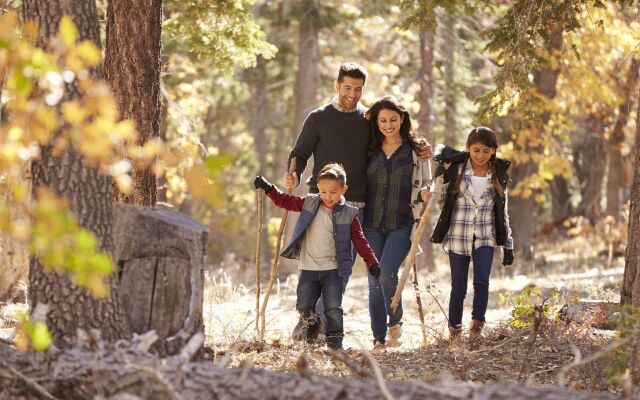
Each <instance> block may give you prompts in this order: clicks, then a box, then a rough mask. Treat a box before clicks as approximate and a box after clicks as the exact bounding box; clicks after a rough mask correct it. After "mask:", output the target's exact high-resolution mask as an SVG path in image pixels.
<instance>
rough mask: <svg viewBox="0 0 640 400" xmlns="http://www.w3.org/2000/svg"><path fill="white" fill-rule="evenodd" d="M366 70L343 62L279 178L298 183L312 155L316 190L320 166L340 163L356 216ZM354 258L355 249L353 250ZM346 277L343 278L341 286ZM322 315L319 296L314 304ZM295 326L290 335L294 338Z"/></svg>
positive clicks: (362, 187)
mask: <svg viewBox="0 0 640 400" xmlns="http://www.w3.org/2000/svg"><path fill="white" fill-rule="evenodd" d="M366 81H367V70H366V69H365V68H364V67H363V66H361V65H359V64H357V63H354V62H350V63H343V64H342V65H340V70H339V71H338V79H337V81H336V82H335V89H336V92H337V95H336V96H335V97H334V98H333V99H332V100H331V102H330V103H328V104H325V105H322V106H320V107H318V108H316V109H315V110H313V111H311V112H310V113H309V115H308V116H307V118H306V120H305V121H304V124H303V126H302V130H301V131H300V133H299V134H298V137H297V139H296V143H295V145H294V146H293V149H292V150H291V153H290V154H289V160H288V163H287V170H288V164H289V163H290V162H291V158H292V157H295V158H296V172H295V173H294V174H292V175H290V174H288V173H286V174H285V175H284V178H283V182H284V187H285V188H287V189H292V188H295V187H298V185H299V184H300V177H301V176H302V172H303V171H304V169H305V168H306V166H307V161H308V160H309V157H311V155H313V159H314V167H313V172H312V174H311V177H310V178H309V180H308V181H307V183H308V184H309V192H310V193H318V186H317V180H316V177H317V176H318V172H319V171H320V169H321V168H322V166H324V165H326V164H329V163H332V162H335V163H338V164H342V165H343V166H344V169H345V171H346V173H347V179H348V180H349V190H348V191H347V192H346V193H345V195H344V196H345V199H346V201H347V204H350V205H352V206H354V207H358V208H359V210H360V212H359V216H358V219H359V220H360V222H362V221H363V219H364V206H365V199H366V194H367V193H366V191H367V152H368V149H369V138H370V136H371V134H370V132H369V121H368V120H367V119H366V118H365V113H366V111H367V109H366V107H364V106H363V105H362V104H360V98H361V97H362V93H363V92H364V90H365V83H366ZM431 153H432V150H431V145H430V144H429V143H427V142H425V147H424V150H423V151H421V152H420V158H421V159H426V158H430V157H431ZM354 258H355V252H354ZM347 282H348V279H344V280H343V290H344V288H346V286H347ZM316 309H317V311H318V314H319V315H320V317H321V318H322V316H323V315H324V312H323V310H322V298H321V299H320V300H319V301H318V307H317V308H316ZM299 328H300V327H298V326H296V329H295V330H294V333H293V338H294V339H298V340H299V338H298V336H299V335H298V331H299Z"/></svg>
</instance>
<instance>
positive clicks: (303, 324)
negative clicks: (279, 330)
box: [291, 316, 323, 343]
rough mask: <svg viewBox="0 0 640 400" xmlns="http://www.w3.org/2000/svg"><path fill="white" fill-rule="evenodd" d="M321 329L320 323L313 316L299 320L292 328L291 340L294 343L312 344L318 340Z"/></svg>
mask: <svg viewBox="0 0 640 400" xmlns="http://www.w3.org/2000/svg"><path fill="white" fill-rule="evenodd" d="M322 328H323V326H322V322H321V321H320V319H319V318H317V317H315V316H311V317H309V318H300V319H299V320H298V323H297V324H296V326H295V328H293V332H292V333H291V340H294V341H296V342H302V341H305V342H307V343H313V342H315V341H316V339H318V334H319V333H320V331H321V330H322Z"/></svg>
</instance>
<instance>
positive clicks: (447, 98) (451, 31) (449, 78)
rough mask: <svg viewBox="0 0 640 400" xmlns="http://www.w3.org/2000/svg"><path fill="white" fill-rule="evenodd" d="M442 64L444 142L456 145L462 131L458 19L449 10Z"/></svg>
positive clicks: (445, 25)
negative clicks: (458, 119) (458, 99)
mask: <svg viewBox="0 0 640 400" xmlns="http://www.w3.org/2000/svg"><path fill="white" fill-rule="evenodd" d="M441 32H442V64H443V67H444V82H445V89H444V93H443V96H444V139H443V143H446V144H449V145H451V146H454V147H455V144H456V141H458V140H460V137H461V135H463V134H462V133H460V132H458V131H457V126H456V114H457V110H456V96H457V85H456V71H455V67H456V64H455V54H456V47H457V46H456V45H457V42H458V37H457V34H456V20H455V17H454V16H453V15H451V14H450V13H448V12H445V13H443V16H442V29H441Z"/></svg>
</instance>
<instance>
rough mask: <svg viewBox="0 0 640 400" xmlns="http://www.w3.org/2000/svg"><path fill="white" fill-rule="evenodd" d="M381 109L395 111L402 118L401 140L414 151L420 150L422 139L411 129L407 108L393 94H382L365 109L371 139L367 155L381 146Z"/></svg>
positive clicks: (370, 154)
mask: <svg viewBox="0 0 640 400" xmlns="http://www.w3.org/2000/svg"><path fill="white" fill-rule="evenodd" d="M382 110H391V111H395V112H397V113H398V114H399V115H400V116H401V117H402V118H403V120H402V125H400V136H401V137H402V139H403V141H405V142H407V143H409V144H410V145H411V147H412V148H413V150H414V151H416V152H418V151H420V150H421V149H422V147H423V145H424V140H423V139H422V138H419V137H416V135H415V133H414V132H413V130H412V129H411V117H410V116H409V112H408V111H407V109H406V108H405V107H404V106H403V105H402V104H401V103H400V102H399V101H398V99H396V98H395V97H394V96H383V97H381V98H380V99H379V100H378V101H376V102H375V103H373V105H372V106H371V107H369V110H368V111H367V116H368V118H369V126H370V132H371V140H370V141H369V157H371V156H373V155H374V154H376V153H377V152H378V151H379V150H380V146H382V139H384V135H383V134H382V132H380V128H378V114H379V113H380V111H382Z"/></svg>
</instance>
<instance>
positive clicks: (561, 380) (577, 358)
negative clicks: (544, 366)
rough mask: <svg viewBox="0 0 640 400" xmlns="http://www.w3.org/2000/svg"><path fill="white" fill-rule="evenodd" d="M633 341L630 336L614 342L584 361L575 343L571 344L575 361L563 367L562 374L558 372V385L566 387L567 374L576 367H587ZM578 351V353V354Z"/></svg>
mask: <svg viewBox="0 0 640 400" xmlns="http://www.w3.org/2000/svg"><path fill="white" fill-rule="evenodd" d="M630 340H631V336H628V337H626V338H624V339H621V340H618V341H614V342H611V343H609V344H608V345H607V346H605V347H604V348H602V349H600V350H599V351H597V352H595V353H593V354H592V355H590V356H589V357H587V358H585V359H582V355H581V354H580V350H578V348H577V347H576V345H575V344H573V342H569V345H571V348H572V350H574V354H575V355H576V356H575V358H574V360H573V361H572V362H571V363H570V364H567V365H565V366H564V367H562V369H561V370H560V372H558V375H557V378H556V380H557V385H558V386H560V387H563V386H564V379H565V376H566V375H567V373H568V372H569V371H570V370H571V369H572V368H575V367H578V366H580V365H585V364H589V363H590V362H593V361H595V360H597V359H599V358H600V357H602V356H605V355H607V354H608V353H609V352H610V351H612V350H614V349H616V348H618V347H620V346H622V345H625V344H627V343H628V342H629V341H630ZM576 350H577V353H576Z"/></svg>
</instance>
